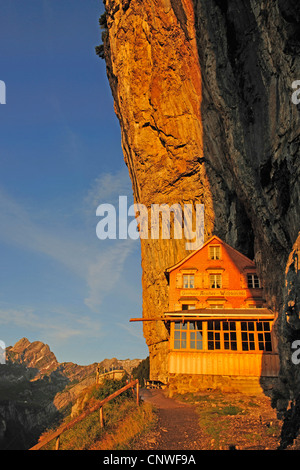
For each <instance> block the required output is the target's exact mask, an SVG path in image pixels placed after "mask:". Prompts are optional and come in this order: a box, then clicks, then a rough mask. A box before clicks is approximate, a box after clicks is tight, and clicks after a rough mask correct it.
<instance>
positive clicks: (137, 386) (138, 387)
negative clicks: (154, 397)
mask: <svg viewBox="0 0 300 470" xmlns="http://www.w3.org/2000/svg"><path fill="white" fill-rule="evenodd" d="M139 401H140V384H139V382H137V383H136V404H137V406H139Z"/></svg>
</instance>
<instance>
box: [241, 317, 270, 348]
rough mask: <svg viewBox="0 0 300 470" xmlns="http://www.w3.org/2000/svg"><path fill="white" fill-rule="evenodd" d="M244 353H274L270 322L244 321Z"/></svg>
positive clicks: (242, 332)
mask: <svg viewBox="0 0 300 470" xmlns="http://www.w3.org/2000/svg"><path fill="white" fill-rule="evenodd" d="M241 335H242V350H243V351H255V350H258V351H268V352H271V351H272V341H271V328H270V322H268V321H262V322H255V321H242V322H241Z"/></svg>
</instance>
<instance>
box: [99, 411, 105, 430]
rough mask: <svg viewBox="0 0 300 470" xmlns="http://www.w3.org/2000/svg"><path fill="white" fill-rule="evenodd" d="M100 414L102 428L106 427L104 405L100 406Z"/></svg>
mask: <svg viewBox="0 0 300 470" xmlns="http://www.w3.org/2000/svg"><path fill="white" fill-rule="evenodd" d="M99 414H100V426H101V428H103V427H104V419H103V406H101V407H100V410H99Z"/></svg>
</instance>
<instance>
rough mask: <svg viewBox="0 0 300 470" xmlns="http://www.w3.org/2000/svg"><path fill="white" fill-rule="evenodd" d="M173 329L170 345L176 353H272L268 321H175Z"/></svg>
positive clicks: (269, 323)
mask: <svg viewBox="0 0 300 470" xmlns="http://www.w3.org/2000/svg"><path fill="white" fill-rule="evenodd" d="M172 328H173V330H172V331H173V339H172V342H173V345H172V346H173V349H175V350H185V351H189V352H191V351H194V352H196V351H199V352H200V351H216V352H218V351H219V352H221V351H222V352H226V351H227V352H229V351H243V352H245V353H247V352H248V353H251V352H255V353H259V352H261V353H262V352H265V353H266V352H269V353H271V352H272V351H273V348H272V338H271V322H269V321H264V320H254V321H248V320H247V321H241V320H235V321H233V320H232V321H230V320H208V321H206V320H203V321H199V320H198V321H185V322H182V321H176V322H174V323H173V324H172Z"/></svg>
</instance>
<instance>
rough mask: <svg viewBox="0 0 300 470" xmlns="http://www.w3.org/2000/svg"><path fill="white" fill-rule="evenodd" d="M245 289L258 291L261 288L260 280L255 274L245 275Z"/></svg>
mask: <svg viewBox="0 0 300 470" xmlns="http://www.w3.org/2000/svg"><path fill="white" fill-rule="evenodd" d="M250 280H251V282H250ZM250 284H251V285H250ZM255 284H257V285H255ZM247 287H248V289H260V288H261V283H260V279H259V277H258V275H257V274H256V273H247Z"/></svg>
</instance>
